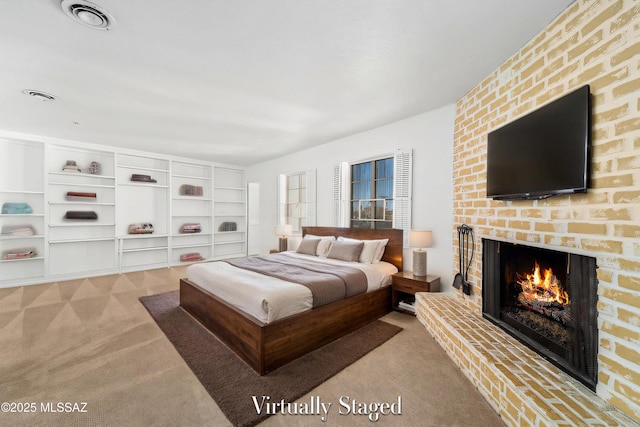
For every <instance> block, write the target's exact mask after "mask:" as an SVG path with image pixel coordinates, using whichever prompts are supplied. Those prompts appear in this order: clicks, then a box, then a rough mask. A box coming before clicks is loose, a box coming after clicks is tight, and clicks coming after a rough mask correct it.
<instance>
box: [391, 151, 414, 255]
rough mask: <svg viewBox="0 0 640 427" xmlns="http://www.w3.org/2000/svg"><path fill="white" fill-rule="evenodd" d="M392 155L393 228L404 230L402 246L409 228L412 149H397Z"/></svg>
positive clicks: (406, 239) (407, 242)
mask: <svg viewBox="0 0 640 427" xmlns="http://www.w3.org/2000/svg"><path fill="white" fill-rule="evenodd" d="M393 157H394V167H393V186H394V187H393V228H399V229H401V230H404V246H405V247H407V246H408V245H409V229H410V228H411V195H412V188H411V181H412V177H413V154H412V150H402V149H399V150H397V151H396V152H395V154H394V156H393Z"/></svg>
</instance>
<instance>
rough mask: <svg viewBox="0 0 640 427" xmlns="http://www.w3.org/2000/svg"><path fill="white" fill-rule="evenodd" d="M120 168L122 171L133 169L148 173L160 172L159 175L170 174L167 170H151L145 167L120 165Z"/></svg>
mask: <svg viewBox="0 0 640 427" xmlns="http://www.w3.org/2000/svg"><path fill="white" fill-rule="evenodd" d="M118 167H119V168H121V169H131V170H138V171H147V172H158V173H163V174H164V173H168V172H169V171H168V170H166V169H161V168H149V167H145V166H131V165H118Z"/></svg>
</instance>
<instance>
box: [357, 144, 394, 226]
mask: <svg viewBox="0 0 640 427" xmlns="http://www.w3.org/2000/svg"><path fill="white" fill-rule="evenodd" d="M392 224H393V157H389V158H386V159H379V160H372V161H368V162H364V163H357V164H353V165H351V227H354V228H392Z"/></svg>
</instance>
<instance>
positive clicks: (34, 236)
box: [0, 234, 44, 241]
mask: <svg viewBox="0 0 640 427" xmlns="http://www.w3.org/2000/svg"><path fill="white" fill-rule="evenodd" d="M23 239H44V236H43V235H41V234H34V235H32V236H2V235H0V241H11V240H23Z"/></svg>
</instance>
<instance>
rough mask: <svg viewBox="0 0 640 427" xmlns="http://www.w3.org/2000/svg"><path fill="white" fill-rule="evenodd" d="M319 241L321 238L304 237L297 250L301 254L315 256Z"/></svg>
mask: <svg viewBox="0 0 640 427" xmlns="http://www.w3.org/2000/svg"><path fill="white" fill-rule="evenodd" d="M318 243H320V239H302V241H301V242H300V245H298V249H297V250H296V252H297V253H299V254H305V255H313V256H315V255H316V249H317V248H318Z"/></svg>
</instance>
